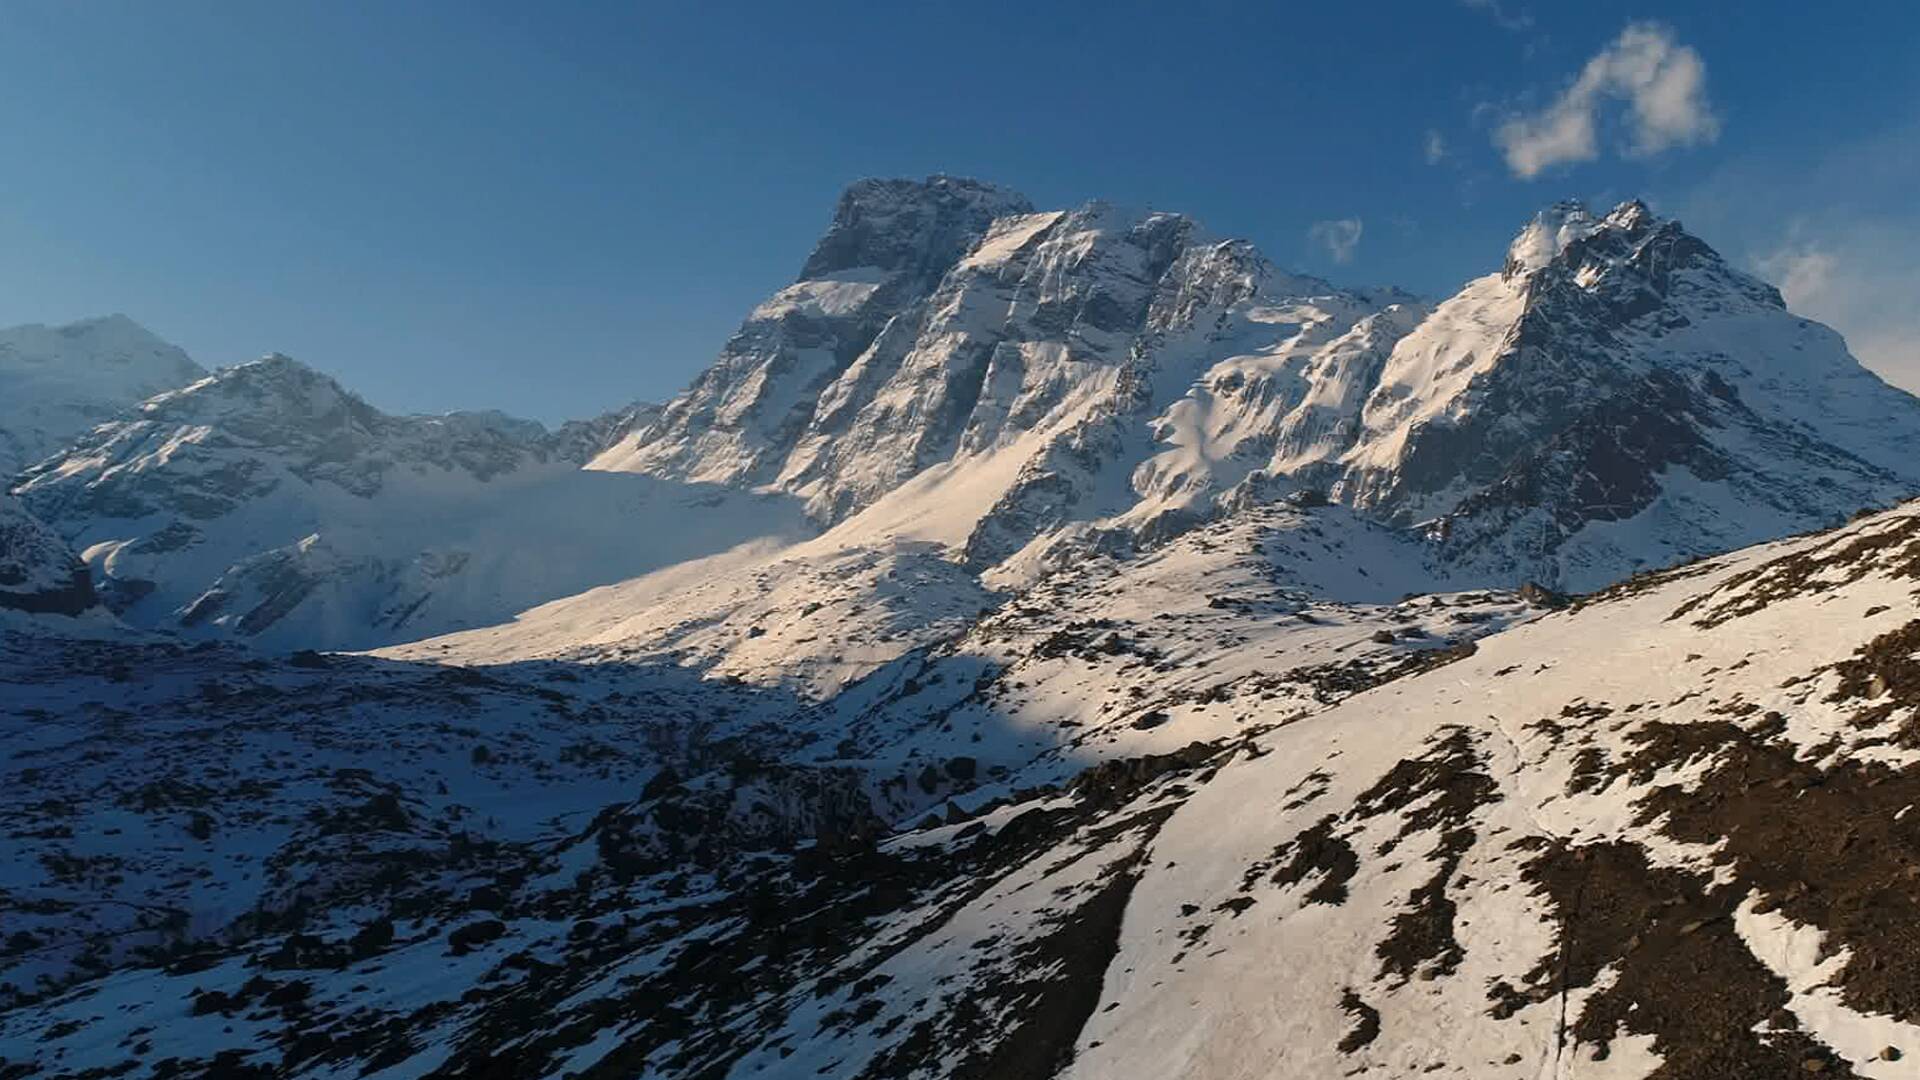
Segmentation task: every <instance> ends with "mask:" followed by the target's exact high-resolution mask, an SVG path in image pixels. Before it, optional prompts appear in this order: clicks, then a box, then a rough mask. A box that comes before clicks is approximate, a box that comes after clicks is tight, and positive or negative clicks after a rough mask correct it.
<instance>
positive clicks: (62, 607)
mask: <svg viewBox="0 0 1920 1080" xmlns="http://www.w3.org/2000/svg"><path fill="white" fill-rule="evenodd" d="M97 603H98V599H97V598H96V597H95V595H94V592H93V579H92V577H91V575H89V574H88V573H87V564H86V563H84V562H82V561H80V559H79V557H77V556H76V555H74V553H73V551H72V550H71V549H69V548H68V547H67V545H66V544H65V543H63V542H61V540H60V537H59V535H58V534H57V533H55V532H54V531H53V530H52V529H49V528H47V527H46V526H45V525H43V524H41V523H40V522H39V521H38V520H37V519H35V518H34V516H33V515H32V514H30V513H28V512H27V508H26V507H25V506H22V505H21V504H20V500H19V499H16V498H14V497H13V496H11V495H7V494H5V493H4V492H0V609H5V610H9V611H23V612H26V613H27V614H29V615H40V614H52V615H79V614H81V613H83V612H85V611H88V610H89V609H91V608H93V607H94V606H95V605H96V604H97Z"/></svg>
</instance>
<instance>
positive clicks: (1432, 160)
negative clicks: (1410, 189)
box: [1426, 128, 1447, 165]
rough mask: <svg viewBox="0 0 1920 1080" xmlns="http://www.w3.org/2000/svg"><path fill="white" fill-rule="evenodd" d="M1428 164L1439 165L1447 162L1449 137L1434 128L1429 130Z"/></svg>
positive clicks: (1427, 145) (1427, 144)
mask: <svg viewBox="0 0 1920 1080" xmlns="http://www.w3.org/2000/svg"><path fill="white" fill-rule="evenodd" d="M1426 154H1427V164H1429V165H1438V164H1440V163H1441V162H1443V161H1445V160H1447V137H1446V136H1445V135H1442V134H1440V133H1439V132H1438V131H1435V130H1433V129H1432V128H1428V129H1427V141H1426Z"/></svg>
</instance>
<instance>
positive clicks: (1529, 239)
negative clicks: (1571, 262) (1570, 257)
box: [1501, 199, 1600, 278]
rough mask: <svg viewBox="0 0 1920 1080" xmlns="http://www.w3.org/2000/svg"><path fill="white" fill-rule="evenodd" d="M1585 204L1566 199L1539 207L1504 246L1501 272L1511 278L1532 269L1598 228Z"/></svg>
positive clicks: (1539, 266) (1553, 257)
mask: <svg viewBox="0 0 1920 1080" xmlns="http://www.w3.org/2000/svg"><path fill="white" fill-rule="evenodd" d="M1599 225H1600V222H1599V221H1597V220H1596V219H1595V218H1594V216H1593V214H1592V212H1590V211H1589V210H1588V209H1587V207H1586V204H1585V203H1583V202H1581V201H1580V200H1578V199H1566V200H1562V201H1560V202H1557V203H1554V204H1553V205H1552V206H1549V207H1547V208H1546V209H1544V210H1542V211H1540V212H1539V213H1537V214H1535V215H1534V216H1533V220H1532V221H1529V222H1527V224H1526V227H1525V228H1523V229H1521V230H1520V233H1519V235H1517V236H1515V237H1514V238H1513V243H1511V244H1509V245H1508V246H1507V263H1506V266H1505V268H1504V269H1503V270H1502V271H1501V273H1502V276H1504V277H1508V278H1513V277H1519V276H1521V275H1524V274H1529V273H1532V272H1533V271H1535V270H1539V269H1541V268H1543V267H1545V266H1546V265H1547V264H1548V263H1551V262H1552V261H1553V260H1554V259H1555V258H1556V257H1558V256H1559V254H1560V253H1561V252H1563V251H1565V250H1566V249H1567V245H1568V244H1571V243H1573V242H1574V241H1575V240H1579V239H1582V238H1584V237H1586V236H1588V235H1590V234H1591V233H1592V232H1593V230H1594V229H1596V228H1598V227H1599Z"/></svg>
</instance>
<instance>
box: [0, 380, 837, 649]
mask: <svg viewBox="0 0 1920 1080" xmlns="http://www.w3.org/2000/svg"><path fill="white" fill-rule="evenodd" d="M652 415H653V413H652V410H651V409H650V408H648V407H646V406H632V407H629V408H627V409H623V410H617V411H615V412H613V413H610V414H608V415H607V416H605V417H601V418H598V419H596V420H594V421H587V422H583V423H580V424H577V425H569V426H568V427H565V428H562V429H561V430H560V431H558V432H553V433H549V432H548V431H547V430H546V429H545V428H544V427H542V426H541V425H540V424H538V423H535V422H533V421H528V420H520V419H516V418H513V417H509V416H506V415H504V414H501V413H498V412H468V413H450V414H446V415H442V416H393V415H389V414H386V413H383V412H381V411H380V410H378V409H375V408H374V407H372V406H371V405H368V404H367V403H366V402H365V401H363V400H362V399H360V398H359V397H358V396H356V395H354V394H353V393H351V392H349V391H347V390H346V389H344V388H343V387H341V386H340V385H339V384H338V383H337V382H335V381H334V380H333V379H331V378H329V377H328V376H326V375H324V374H321V373H319V372H317V371H314V370H313V369H311V368H308V367H306V366H305V365H303V364H300V363H298V362H296V361H294V360H292V359H289V358H287V357H284V356H269V357H266V358H264V359H261V360H257V361H253V362H250V363H245V364H239V365H236V366H233V367H230V368H224V369H222V370H221V371H219V372H216V373H214V374H212V375H208V376H206V377H205V378H202V379H199V380H198V381H196V382H194V383H192V384H191V385H188V386H185V387H182V388H180V389H178V390H173V391H169V392H166V393H163V394H160V395H157V396H155V397H153V398H152V399H150V400H148V401H146V402H144V403H142V404H141V405H140V406H139V407H138V408H137V409H136V410H134V411H132V412H130V413H128V414H126V415H125V416H124V417H123V418H121V419H118V420H113V421H110V422H108V423H104V424H101V425H99V426H98V427H96V428H94V429H93V430H92V431H90V432H88V433H86V434H85V435H83V436H81V437H80V438H79V439H78V440H77V441H76V442H75V443H74V444H73V445H72V446H70V447H69V448H68V449H67V451H66V452H65V453H64V454H62V455H59V456H56V457H54V458H50V459H48V460H47V461H44V462H41V463H40V464H38V465H36V466H34V467H33V468H31V469H29V470H28V471H27V472H26V473H25V474H24V476H23V478H22V482H21V483H20V485H19V486H18V487H17V488H16V491H17V493H18V495H19V496H20V498H21V499H22V500H23V501H24V502H25V503H26V505H27V506H28V508H29V509H31V510H32V511H33V512H34V513H35V514H37V515H39V516H40V518H41V520H43V521H45V522H46V523H47V524H48V525H49V526H50V527H52V528H53V529H54V530H56V531H57V532H58V533H60V534H61V535H62V536H63V537H65V539H66V540H67V541H68V542H69V543H70V544H72V545H73V547H74V548H75V549H77V550H79V551H80V552H81V553H82V555H83V556H84V557H85V558H86V560H87V561H88V563H89V564H90V565H91V567H92V569H93V574H94V577H95V579H96V583H97V584H98V586H99V589H100V592H101V594H102V595H103V596H104V598H105V599H106V600H107V601H108V603H109V604H110V605H111V606H113V607H114V608H115V610H116V611H118V612H119V613H120V614H121V615H122V616H123V617H125V618H127V619H128V620H130V621H132V622H134V623H136V624H138V625H143V626H150V627H159V628H171V629H175V630H179V631H185V632H190V633H195V634H206V633H213V634H236V635H239V636H243V637H247V638H250V639H253V640H255V641H258V642H260V643H262V644H268V645H279V646H283V647H295V646H298V647H308V648H313V647H320V648H348V647H367V646H373V645H382V644H387V643H390V642H393V641H397V640H407V639H410V638H413V637H419V636H426V635H431V634H435V633H443V632H446V631H450V630H456V629H463V628H466V627H471V626H476V625H485V624H488V623H493V622H499V621H502V620H504V619H507V618H509V617H510V616H512V615H513V614H514V613H516V612H518V611H521V610H523V609H525V608H528V607H531V606H533V605H535V604H538V603H540V602H543V601H546V600H551V599H555V598H557V597H561V596H567V595H571V594H573V593H577V592H580V591H581V590H583V589H586V588H590V587H593V586H595V585H603V584H610V583H612V582H615V581H619V580H623V579H625V578H628V577H631V576H634V575H636V574H640V573H645V572H647V571H649V570H653V569H656V568H658V567H660V566H662V565H665V564H669V563H673V562H679V561H681V560H683V559H687V558H693V557H699V556H704V555H709V554H713V553H715V552H718V551H724V550H726V549H728V548H731V547H733V546H735V545H737V544H741V543H745V542H748V541H751V540H754V539H756V538H761V537H767V536H776V537H784V538H793V537H795V536H798V535H803V534H804V533H805V531H806V530H805V528H804V526H803V525H802V524H801V523H800V522H799V520H798V519H797V517H796V516H795V515H794V514H792V513H790V512H788V511H786V510H784V509H783V506H782V503H783V500H781V499H780V498H778V497H777V496H768V497H761V496H756V495H752V494H748V493H741V492H734V491H726V490H709V489H702V488H699V487H697V486H688V485H683V484H678V483H673V482H666V481H659V480H655V479H652V478H647V477H617V476H612V475H608V474H605V473H588V472H585V471H583V470H582V469H580V468H579V465H580V462H581V461H582V460H583V459H584V458H585V457H586V456H588V455H589V454H591V453H594V452H597V451H598V450H599V449H601V448H603V447H604V446H605V445H606V444H607V443H608V442H609V441H610V440H612V439H614V438H617V437H619V436H620V435H622V434H624V433H625V432H626V431H630V430H632V429H633V428H634V427H636V426H641V425H644V424H645V423H648V422H650V420H651V416H652ZM690 507H697V508H699V510H698V512H697V513H688V512H687V510H688V508H690ZM658 518H666V519H671V520H673V521H674V523H675V526H674V528H671V529H660V528H650V527H648V525H647V523H648V522H650V521H652V520H655V519H658Z"/></svg>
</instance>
